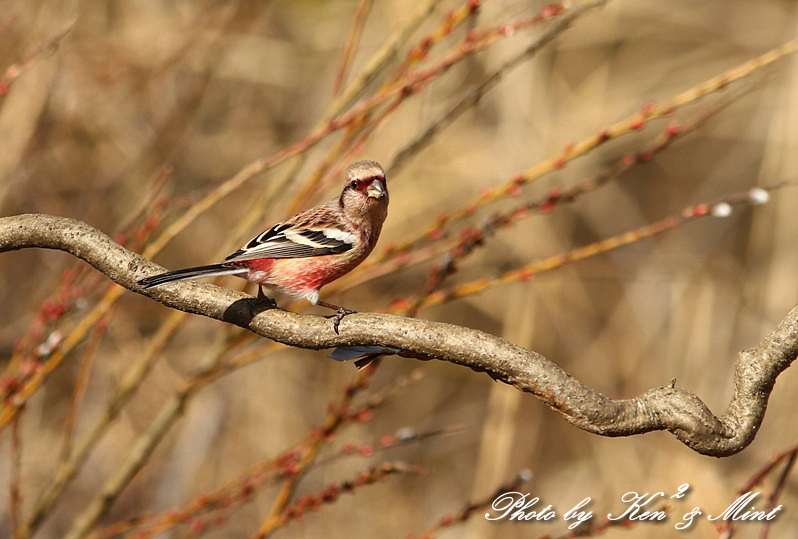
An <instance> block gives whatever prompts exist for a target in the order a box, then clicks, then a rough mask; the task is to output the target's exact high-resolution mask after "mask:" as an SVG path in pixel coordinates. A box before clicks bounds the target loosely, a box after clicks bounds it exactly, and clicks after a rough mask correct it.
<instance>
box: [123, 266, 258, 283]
mask: <svg viewBox="0 0 798 539" xmlns="http://www.w3.org/2000/svg"><path fill="white" fill-rule="evenodd" d="M246 272H247V270H246V269H245V268H235V267H230V266H226V265H224V264H211V265H210V266H197V267H195V268H184V269H179V270H175V271H167V272H166V273H159V274H158V275H153V276H151V277H145V278H144V279H142V280H140V281H139V284H140V285H142V286H143V287H144V288H151V287H153V286H158V285H161V284H164V283H171V282H172V281H183V280H185V279H197V278H199V277H212V276H214V275H235V274H236V273H246Z"/></svg>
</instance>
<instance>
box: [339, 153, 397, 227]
mask: <svg viewBox="0 0 798 539" xmlns="http://www.w3.org/2000/svg"><path fill="white" fill-rule="evenodd" d="M344 176H345V181H346V183H345V184H344V190H343V191H342V192H341V197H340V199H339V204H340V205H341V207H342V208H343V210H344V211H345V212H346V214H347V215H348V216H349V217H351V218H354V219H368V220H370V221H372V224H379V225H382V222H383V221H385V217H386V216H387V214H388V187H387V184H386V182H385V171H384V170H383V169H382V167H381V166H380V164H379V163H377V162H376V161H358V162H356V163H352V164H351V165H349V167H348V168H347V169H346V172H345V173H344Z"/></svg>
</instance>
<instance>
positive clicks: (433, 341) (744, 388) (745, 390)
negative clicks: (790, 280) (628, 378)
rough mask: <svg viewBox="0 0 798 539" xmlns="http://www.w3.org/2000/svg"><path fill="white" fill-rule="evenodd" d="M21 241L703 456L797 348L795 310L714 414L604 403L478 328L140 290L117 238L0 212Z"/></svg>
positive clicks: (737, 430) (5, 241)
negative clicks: (464, 376) (656, 435)
mask: <svg viewBox="0 0 798 539" xmlns="http://www.w3.org/2000/svg"><path fill="white" fill-rule="evenodd" d="M30 247H41V248H46V249H58V250H61V251H65V252H68V253H70V254H72V255H74V256H76V257H78V258H81V259H83V260H85V261H86V262H88V263H89V264H91V265H92V266H94V268H96V269H97V270H98V271H100V272H102V273H103V274H105V275H106V276H107V277H109V278H110V279H112V280H113V281H114V282H116V283H117V284H119V285H121V286H123V287H125V288H127V289H128V290H131V291H133V292H136V293H139V294H142V295H145V296H148V297H150V298H152V299H154V300H156V301H158V302H160V303H162V304H164V305H166V306H167V307H171V308H174V309H179V310H181V311H185V312H189V313H194V314H200V315H203V316H207V317H210V318H215V319H217V320H221V321H224V322H228V323H231V324H235V325H237V326H240V327H242V328H245V329H247V330H249V331H252V332H254V333H257V334H258V335H261V336H263V337H266V338H269V339H272V340H275V341H278V342H281V343H284V344H287V345H290V346H295V347H299V348H308V349H322V348H332V347H336V346H354V345H361V346H372V345H380V346H386V347H393V348H399V349H402V350H404V351H406V352H407V353H408V355H410V356H413V357H419V358H423V359H438V360H442V361H449V362H452V363H456V364H458V365H463V366H465V367H469V368H471V369H474V370H476V371H481V372H486V373H487V374H489V375H490V376H491V377H492V378H494V379H496V380H500V381H502V382H504V383H506V384H510V385H512V386H513V387H516V388H517V389H519V390H521V391H524V392H527V393H531V394H533V395H535V396H536V397H537V398H539V399H540V400H542V401H543V402H545V403H546V404H547V405H548V406H549V407H551V408H552V409H553V410H554V411H556V412H557V413H559V414H560V415H561V416H563V417H564V418H565V419H566V420H568V421H569V422H570V423H572V424H573V425H575V426H577V427H579V428H581V429H583V430H586V431H588V432H592V433H595V434H600V435H602V436H630V435H633V434H641V433H644V432H650V431H654V430H668V431H669V432H671V433H672V434H673V435H674V436H675V437H676V438H677V439H678V440H679V441H681V442H682V443H684V444H685V445H687V446H688V447H690V448H691V449H693V450H695V451H697V452H699V453H702V454H705V455H712V456H717V457H721V456H728V455H732V454H734V453H737V452H739V451H741V450H742V449H743V448H745V447H746V446H747V445H748V444H750V443H751V441H752V440H753V439H754V436H755V435H756V432H757V430H758V428H759V425H760V424H761V422H762V418H763V417H764V414H765V409H766V407H767V400H768V397H769V395H770V392H771V391H772V389H773V385H774V384H775V381H776V378H777V377H778V375H779V374H780V373H781V372H782V371H784V370H785V369H786V368H787V367H789V366H790V364H791V363H792V361H793V360H794V359H795V357H796V355H797V354H798V307H796V308H793V309H792V311H790V313H789V314H788V315H787V316H786V317H785V318H784V320H782V321H781V322H780V323H779V325H778V327H776V329H775V330H774V331H773V332H772V333H771V334H770V335H769V336H767V337H766V338H765V339H764V340H763V341H762V342H761V343H760V344H759V345H758V346H756V347H755V348H752V349H749V350H745V351H743V352H741V353H740V354H739V356H738V358H737V363H736V365H735V377H734V393H733V396H732V399H731V402H730V403H729V405H728V408H727V409H726V411H725V412H724V413H723V414H722V415H721V416H719V417H718V416H715V415H714V414H713V413H712V412H711V411H710V410H709V408H708V407H707V406H706V405H705V404H704V403H703V402H702V401H701V400H700V399H699V398H698V397H697V396H696V395H694V394H692V393H690V392H689V391H686V390H684V389H682V388H679V387H676V385H675V383H671V384H670V385H668V386H664V387H655V388H653V389H650V390H648V391H646V392H645V393H643V394H641V395H639V396H637V397H635V398H632V399H623V400H614V399H611V398H609V397H607V396H605V395H602V394H601V393H598V392H596V391H594V390H593V389H591V388H589V387H587V386H585V385H584V384H582V383H581V382H579V381H578V380H576V379H575V378H573V377H572V376H570V375H569V374H568V373H566V372H565V371H564V370H562V369H561V368H560V367H558V366H557V365H555V364H554V363H552V362H550V361H549V360H547V359H546V358H545V357H543V356H542V355H540V354H538V353H536V352H533V351H530V350H526V349H524V348H522V347H519V346H516V345H514V344H513V343H511V342H509V341H506V340H504V339H501V338H499V337H496V336H494V335H490V334H487V333H484V332H482V331H479V330H475V329H469V328H464V327H460V326H455V325H451V324H445V323H440V322H432V321H429V320H422V319H416V318H404V317H400V316H395V315H389V314H373V313H358V314H353V315H350V316H347V317H346V318H344V319H343V321H342V322H341V325H340V334H339V335H336V334H335V332H333V330H332V325H331V321H330V320H329V319H326V318H322V317H320V316H315V315H305V314H297V313H292V312H287V311H281V310H267V311H262V312H258V309H257V308H256V301H255V299H254V298H252V297H251V296H248V295H246V294H244V293H242V292H238V291H234V290H230V289H225V288H219V287H217V286H213V285H209V284H204V283H197V282H179V283H174V284H170V285H164V286H162V287H157V288H151V289H146V290H145V289H143V288H142V287H140V286H139V285H138V284H136V283H137V281H138V280H139V279H141V278H142V277H145V276H147V275H151V274H153V273H155V272H156V271H160V270H161V269H162V268H160V267H159V266H157V265H155V264H153V263H152V262H150V261H148V260H146V259H145V258H143V257H141V256H139V255H137V254H135V253H132V252H130V251H128V250H127V249H125V248H124V247H122V246H121V245H118V244H117V243H115V242H114V241H113V240H111V239H110V238H109V237H108V236H106V235H105V234H103V233H102V232H100V231H99V230H97V229H95V228H92V227H91V226H89V225H87V224H86V223H83V222H81V221H76V220H73V219H68V218H65V217H56V216H51V215H38V214H33V215H17V216H11V217H3V218H0V252H5V251H11V250H16V249H25V248H30Z"/></svg>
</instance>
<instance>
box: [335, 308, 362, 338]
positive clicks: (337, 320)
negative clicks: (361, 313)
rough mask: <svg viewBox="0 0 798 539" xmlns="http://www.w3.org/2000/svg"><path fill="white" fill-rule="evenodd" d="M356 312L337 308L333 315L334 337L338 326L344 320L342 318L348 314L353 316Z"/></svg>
mask: <svg viewBox="0 0 798 539" xmlns="http://www.w3.org/2000/svg"><path fill="white" fill-rule="evenodd" d="M356 312H357V311H353V310H352V309H345V308H343V307H338V309H337V310H336V313H335V315H333V317H332V319H333V331H334V332H335V334H336V335H338V326H339V325H340V324H341V320H343V319H344V316H346V315H348V314H355V313H356Z"/></svg>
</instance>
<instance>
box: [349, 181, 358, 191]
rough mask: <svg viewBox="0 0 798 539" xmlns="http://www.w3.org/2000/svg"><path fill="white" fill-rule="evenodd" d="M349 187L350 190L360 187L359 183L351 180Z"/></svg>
mask: <svg viewBox="0 0 798 539" xmlns="http://www.w3.org/2000/svg"><path fill="white" fill-rule="evenodd" d="M349 187H350V188H351V189H357V188H358V187H360V182H359V181H357V180H352V181H351V182H349Z"/></svg>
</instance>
